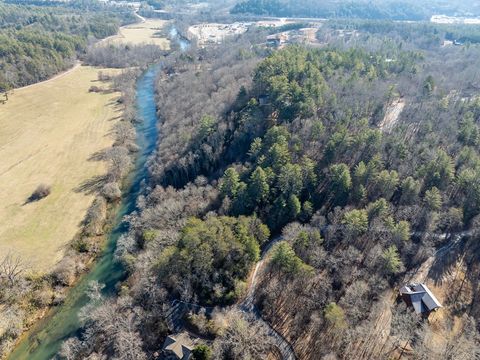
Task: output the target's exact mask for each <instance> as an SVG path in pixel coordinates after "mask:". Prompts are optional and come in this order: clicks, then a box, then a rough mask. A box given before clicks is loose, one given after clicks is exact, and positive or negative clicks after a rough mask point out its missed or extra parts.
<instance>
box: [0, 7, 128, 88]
mask: <svg viewBox="0 0 480 360" xmlns="http://www.w3.org/2000/svg"><path fill="white" fill-rule="evenodd" d="M134 21H135V17H134V16H133V15H132V14H131V13H130V12H127V11H125V10H120V9H114V8H110V9H109V8H99V9H95V8H93V9H91V10H87V9H82V8H77V7H75V3H72V6H67V7H65V6H56V7H46V6H19V5H13V4H0V91H4V90H7V89H10V88H14V87H19V86H24V85H28V84H32V83H35V82H38V81H41V80H45V79H47V78H49V77H51V76H52V75H55V74H56V73H58V72H60V71H62V70H65V69H67V68H68V67H70V66H72V64H73V63H74V62H75V60H76V58H77V57H78V56H81V55H82V54H84V53H85V50H86V47H87V45H88V44H89V43H91V42H94V41H96V40H98V39H102V38H105V37H107V36H110V35H114V34H116V33H117V31H118V28H119V26H120V25H123V24H125V23H129V22H134Z"/></svg>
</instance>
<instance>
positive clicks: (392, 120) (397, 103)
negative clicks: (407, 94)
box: [378, 98, 406, 133]
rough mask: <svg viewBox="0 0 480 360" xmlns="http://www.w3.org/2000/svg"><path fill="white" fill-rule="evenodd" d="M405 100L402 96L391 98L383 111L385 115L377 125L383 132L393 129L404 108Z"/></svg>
mask: <svg viewBox="0 0 480 360" xmlns="http://www.w3.org/2000/svg"><path fill="white" fill-rule="evenodd" d="M405 105H406V102H405V100H404V99H403V98H400V99H397V100H393V101H392V102H391V104H390V105H389V106H388V107H387V110H386V111H385V116H384V117H383V120H382V121H381V122H380V124H379V125H378V127H379V128H380V130H382V131H383V132H386V133H389V132H391V131H392V130H393V128H394V127H395V125H396V124H397V122H398V119H399V118H400V114H401V113H402V111H403V109H404V108H405Z"/></svg>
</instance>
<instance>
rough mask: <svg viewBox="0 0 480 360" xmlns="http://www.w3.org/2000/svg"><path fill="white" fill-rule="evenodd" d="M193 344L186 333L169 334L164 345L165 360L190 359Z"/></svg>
mask: <svg viewBox="0 0 480 360" xmlns="http://www.w3.org/2000/svg"><path fill="white" fill-rule="evenodd" d="M192 351H193V346H192V342H191V341H190V338H189V337H188V335H186V334H180V335H178V336H175V337H173V336H168V337H167V338H166V339H165V342H164V343H163V347H162V355H163V357H162V358H163V359H165V360H190V359H191V358H192Z"/></svg>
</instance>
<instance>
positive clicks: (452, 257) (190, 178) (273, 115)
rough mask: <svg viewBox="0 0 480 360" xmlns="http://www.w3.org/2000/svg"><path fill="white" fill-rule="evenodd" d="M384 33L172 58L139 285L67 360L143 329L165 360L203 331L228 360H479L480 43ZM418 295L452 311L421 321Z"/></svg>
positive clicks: (104, 349)
mask: <svg viewBox="0 0 480 360" xmlns="http://www.w3.org/2000/svg"><path fill="white" fill-rule="evenodd" d="M370 25H372V26H371V27H370V30H368V29H366V28H367V27H368V26H366V27H364V28H363V29H362V30H360V31H359V34H358V35H357V36H352V37H351V38H350V39H345V38H344V37H343V36H342V35H343V34H344V33H343V32H341V31H338V30H339V28H340V27H341V23H335V22H334V23H330V24H328V25H326V27H324V28H323V29H322V31H320V32H319V34H318V36H319V37H324V36H325V37H327V36H328V39H329V44H328V45H327V46H322V47H317V48H309V47H306V46H303V45H293V46H287V47H285V48H284V49H281V50H273V49H271V48H268V47H265V46H261V45H259V44H261V43H262V41H264V39H265V36H266V32H265V30H263V29H255V30H252V31H248V32H247V33H246V34H245V35H244V36H239V37H236V38H234V39H232V40H231V41H227V42H226V43H224V44H221V45H219V46H211V47H209V48H205V49H196V48H194V47H192V48H190V49H189V50H187V51H186V52H183V53H173V54H171V55H170V56H168V57H167V59H166V61H165V63H164V74H163V76H161V77H160V78H159V79H158V81H157V91H158V97H157V101H158V114H159V124H158V125H159V131H160V133H161V134H162V136H161V138H160V139H159V141H158V145H157V151H156V153H155V154H154V156H153V157H152V158H151V159H150V162H149V165H150V175H151V176H150V178H149V184H148V188H147V191H146V193H145V194H144V195H143V196H141V197H140V198H139V201H138V211H137V212H136V213H135V214H133V215H132V216H129V218H128V223H129V231H128V234H126V235H125V236H124V237H122V238H121V240H119V244H118V249H117V252H116V256H117V259H118V261H119V262H120V263H122V264H123V265H124V267H125V269H126V271H127V272H128V278H127V280H126V281H125V282H124V283H123V286H122V290H121V294H120V295H119V297H118V298H117V299H109V298H102V296H101V294H99V293H98V292H95V291H93V292H92V295H91V296H92V305H90V306H92V307H93V306H95V307H96V309H97V310H96V311H92V312H87V313H85V314H84V320H85V323H86V326H85V329H84V332H82V333H81V334H80V336H79V337H77V338H71V339H69V340H68V341H66V342H65V344H64V347H63V349H62V354H74V355H72V356H74V358H82V357H86V356H90V355H91V354H105V355H108V356H115V354H118V351H119V349H124V348H123V347H122V346H124V342H122V339H123V336H127V335H125V334H128V338H129V339H130V340H131V341H130V342H129V344H130V345H129V346H128V351H129V352H130V353H132V354H133V353H134V354H136V356H137V358H147V357H148V356H150V355H152V354H155V353H158V352H160V351H161V343H162V341H163V339H165V337H166V336H167V335H168V334H172V333H173V334H176V333H177V332H179V331H188V332H189V334H190V335H191V336H194V337H195V338H196V339H197V342H200V343H203V344H204V345H206V346H208V348H209V349H210V350H208V351H207V350H205V348H203V350H202V351H205V352H208V353H211V354H212V358H215V359H244V358H252V359H265V358H267V357H268V356H278V354H282V355H283V357H284V358H290V356H292V357H293V355H292V350H291V349H292V348H293V352H294V353H295V355H296V357H298V358H300V359H321V358H323V359H335V358H341V359H352V358H363V359H371V358H386V357H402V356H409V357H414V358H447V359H468V358H472V357H469V356H473V358H475V357H476V356H480V352H479V351H480V347H479V346H478V345H479V342H478V340H479V336H478V330H477V327H476V324H477V321H478V320H479V313H478V305H477V302H476V300H475V298H476V294H477V288H478V280H476V274H478V267H477V265H476V264H477V263H478V245H477V243H478V241H477V239H478V233H477V229H478V219H479V215H480V192H479V191H480V187H479V186H478V181H477V179H478V177H479V175H480V174H479V171H480V167H479V164H480V162H479V159H480V154H479V153H478V144H479V141H480V138H479V121H480V118H479V117H480V101H479V97H478V89H479V84H480V83H479V81H480V78H479V77H478V72H477V71H476V69H477V68H478V66H479V65H480V64H479V59H480V57H479V55H480V48H479V47H478V46H476V45H471V46H468V47H463V46H442V44H443V40H444V39H445V36H446V34H447V32H448V30H447V29H446V28H441V27H440V28H436V27H435V28H431V27H427V26H423V25H418V26H417V25H405V24H395V26H393V25H392V27H387V28H385V27H380V28H375V26H374V25H375V23H373V24H370ZM377 25H378V24H377ZM327 26H328V28H327ZM374 28H375V29H374ZM372 29H374V30H372ZM438 29H443V30H442V31H439V30H438ZM260 259H262V261H261V262H260V263H258V261H259V260H260ZM252 277H253V278H252ZM412 281H421V282H425V283H427V284H428V285H429V286H430V287H431V290H432V291H433V292H434V293H435V294H436V295H437V296H438V298H439V300H440V302H441V303H442V305H443V307H442V308H440V309H439V310H438V312H436V313H432V314H430V316H429V317H428V318H422V317H421V316H416V315H415V313H414V312H413V310H412V309H411V308H407V307H406V306H405V304H404V303H403V302H402V301H401V300H400V299H399V298H398V294H399V293H398V291H399V289H400V288H401V287H402V286H403V285H405V284H406V283H410V282H412ZM99 304H100V305H99ZM98 305H99V306H98ZM97 306H98V307H97ZM87 309H91V308H90V307H87ZM239 310H240V311H239ZM92 334H95V336H91V335H92ZM199 351H200V350H199ZM207 358H208V357H207Z"/></svg>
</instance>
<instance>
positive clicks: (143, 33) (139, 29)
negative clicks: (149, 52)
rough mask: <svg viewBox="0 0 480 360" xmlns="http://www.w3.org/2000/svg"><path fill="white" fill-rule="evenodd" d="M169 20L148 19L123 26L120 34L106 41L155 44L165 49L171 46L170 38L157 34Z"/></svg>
mask: <svg viewBox="0 0 480 360" xmlns="http://www.w3.org/2000/svg"><path fill="white" fill-rule="evenodd" d="M166 23H167V21H165V20H159V19H146V20H145V21H144V22H142V23H137V24H132V25H129V26H125V27H122V28H121V29H120V31H119V33H118V35H115V36H112V37H110V38H108V39H106V40H105V42H112V43H123V44H124V43H131V44H142V43H147V44H155V45H158V46H160V47H161V48H162V49H164V50H168V49H169V48H170V43H169V41H168V39H166V38H162V37H160V35H158V34H157V35H156V33H158V32H159V31H161V30H162V29H163V27H164V26H165V24H166Z"/></svg>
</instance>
